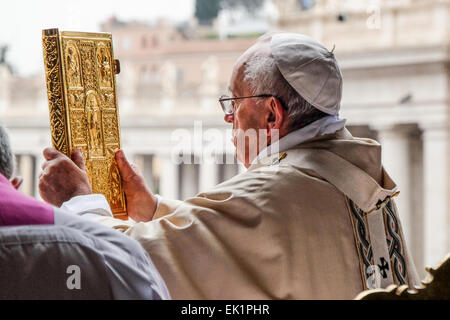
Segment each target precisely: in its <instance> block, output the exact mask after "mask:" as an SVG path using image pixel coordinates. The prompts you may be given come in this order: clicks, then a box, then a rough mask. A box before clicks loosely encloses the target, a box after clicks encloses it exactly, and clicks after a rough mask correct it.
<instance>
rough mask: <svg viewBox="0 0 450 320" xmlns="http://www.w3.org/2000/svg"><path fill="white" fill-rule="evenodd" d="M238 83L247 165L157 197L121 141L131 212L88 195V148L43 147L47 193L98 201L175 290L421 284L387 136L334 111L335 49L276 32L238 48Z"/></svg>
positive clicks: (234, 90) (228, 106) (51, 197)
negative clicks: (197, 188) (357, 131)
mask: <svg viewBox="0 0 450 320" xmlns="http://www.w3.org/2000/svg"><path fill="white" fill-rule="evenodd" d="M230 91H231V95H232V96H231V97H228V98H227V97H222V98H221V99H220V102H221V105H222V108H223V110H224V112H225V121H226V122H228V123H230V124H233V129H234V130H233V132H234V135H233V139H234V143H235V146H236V156H237V158H238V159H239V160H240V161H242V162H243V163H244V164H245V166H246V167H247V168H248V170H247V171H246V172H244V173H241V174H239V175H237V176H235V177H234V178H232V179H230V180H228V181H226V182H223V183H221V184H219V185H217V186H216V187H214V188H212V189H211V190H206V191H205V192H202V193H200V194H198V195H197V196H196V197H193V198H190V199H187V200H185V201H178V200H170V199H164V198H160V197H157V196H155V195H153V194H152V193H151V191H150V190H148V188H147V187H146V186H145V183H144V180H143V178H142V177H141V175H140V174H139V173H138V172H137V171H136V170H135V169H134V167H133V166H131V165H130V164H129V163H128V161H127V160H126V159H125V157H124V153H123V152H122V151H119V152H118V153H117V154H116V159H117V162H118V165H119V168H120V171H121V174H122V179H123V183H124V189H125V193H126V196H127V201H128V209H129V215H130V217H131V218H132V219H133V220H128V221H121V220H116V219H114V218H112V216H111V213H110V210H109V208H108V206H107V205H105V204H104V203H105V201H104V199H103V198H102V197H101V196H99V195H90V186H89V182H88V179H87V176H86V173H85V168H84V163H83V159H82V157H81V154H80V153H79V152H77V153H76V158H75V159H74V160H75V161H74V162H75V163H74V162H72V161H71V160H70V159H68V158H67V157H65V156H64V155H62V154H61V153H59V152H56V151H54V150H53V149H46V150H44V155H45V157H46V159H47V162H46V163H45V164H44V166H43V173H42V175H41V178H40V192H41V195H42V197H43V198H44V199H46V200H47V201H49V202H50V203H53V204H56V205H61V204H62V205H63V207H64V208H66V209H68V210H72V211H74V212H77V213H79V214H83V213H86V212H92V211H95V212H96V213H97V214H98V216H97V217H95V216H92V217H93V219H95V220H96V221H98V222H100V223H103V224H105V225H109V226H111V227H114V228H117V229H119V230H121V231H123V232H125V233H126V234H127V235H129V236H130V237H132V238H134V239H136V240H138V241H139V242H140V243H141V244H142V245H143V247H144V248H145V249H146V250H147V251H148V252H149V253H150V254H151V256H152V258H153V260H154V262H155V265H156V266H157V268H158V270H159V271H160V272H161V274H162V276H163V278H164V279H165V281H166V283H167V285H168V288H169V291H170V293H171V295H172V297H173V298H195V299H204V298H208V299H349V298H353V297H355V296H356V294H357V293H358V292H360V291H362V290H364V289H365V288H367V287H376V286H381V287H385V286H387V285H388V284H391V283H397V284H408V285H410V286H413V285H416V284H418V278H417V275H416V272H415V268H414V265H413V264H412V261H411V258H410V256H409V254H408V251H407V249H406V247H405V242H404V238H403V234H402V231H401V227H400V221H399V219H398V216H397V213H396V208H395V204H394V201H393V200H392V197H394V196H395V195H397V189H396V185H395V183H394V182H393V181H392V180H391V179H390V178H389V176H388V175H387V173H386V172H385V171H384V169H383V167H382V165H381V161H380V159H381V147H380V145H379V144H378V143H377V142H375V141H373V140H370V139H360V138H354V137H352V135H351V134H350V133H349V132H348V131H347V130H346V129H345V127H344V124H345V120H341V119H339V118H338V112H339V106H340V99H341V93H342V77H341V73H340V70H339V67H338V65H337V62H336V60H335V58H334V55H333V53H332V52H329V51H328V50H327V49H326V48H324V47H323V46H322V45H320V44H319V43H317V42H316V41H314V40H313V39H311V38H309V37H307V36H303V35H299V34H289V33H279V34H273V35H266V36H264V37H262V38H260V39H259V40H258V41H257V43H256V44H255V45H254V46H252V47H251V48H250V49H248V50H247V51H246V52H245V53H244V54H243V55H242V56H241V57H240V58H239V59H238V60H237V62H236V64H235V66H234V69H233V73H232V76H231V81H230ZM249 131H252V132H256V138H254V139H251V136H252V135H250V134H248V132H249ZM252 150H256V152H252ZM70 181H77V184H75V183H71V182H70Z"/></svg>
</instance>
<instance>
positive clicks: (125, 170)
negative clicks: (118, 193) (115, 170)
mask: <svg viewBox="0 0 450 320" xmlns="http://www.w3.org/2000/svg"><path fill="white" fill-rule="evenodd" d="M116 162H117V166H118V167H119V171H120V175H121V176H122V179H123V180H124V181H129V180H130V179H132V178H133V177H134V176H136V171H135V170H134V168H133V166H132V165H131V164H130V163H129V162H128V160H127V158H126V157H125V153H124V152H123V150H119V151H117V152H116Z"/></svg>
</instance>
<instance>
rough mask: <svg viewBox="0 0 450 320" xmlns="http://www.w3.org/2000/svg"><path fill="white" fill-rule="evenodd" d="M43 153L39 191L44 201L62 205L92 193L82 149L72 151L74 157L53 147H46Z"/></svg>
mask: <svg viewBox="0 0 450 320" xmlns="http://www.w3.org/2000/svg"><path fill="white" fill-rule="evenodd" d="M43 154H44V158H45V160H46V161H45V162H44V164H43V165H42V172H41V173H40V175H39V193H40V195H41V197H42V199H44V201H46V202H48V203H50V204H52V205H54V206H58V207H60V206H61V205H62V204H63V203H64V202H65V201H68V200H70V199H71V198H73V197H76V196H81V195H86V194H91V193H92V188H91V184H90V182H89V178H88V175H87V173H86V166H85V164H84V160H83V155H82V153H81V149H76V150H75V151H74V152H73V153H72V159H70V158H68V157H67V156H66V155H64V154H63V153H61V152H59V151H56V150H55V149H53V148H46V149H44V152H43Z"/></svg>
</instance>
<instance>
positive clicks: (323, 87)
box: [270, 33, 342, 115]
mask: <svg viewBox="0 0 450 320" xmlns="http://www.w3.org/2000/svg"><path fill="white" fill-rule="evenodd" d="M270 48H271V52H272V55H273V57H274V59H275V62H276V64H277V67H278V69H279V70H280V72H281V74H282V75H283V77H284V78H285V79H286V81H287V82H288V83H289V84H290V85H291V86H292V87H293V88H294V89H295V91H297V92H298V93H299V94H300V95H301V96H302V97H303V98H304V99H305V100H306V101H307V102H309V103H310V104H311V105H313V106H314V107H316V108H317V109H319V110H320V111H323V112H325V113H328V114H331V115H337V114H338V113H339V108H340V103H341V97H342V74H341V71H340V69H339V66H338V64H337V61H336V59H335V58H334V54H333V53H332V52H330V51H328V50H327V49H326V48H325V47H324V46H322V45H321V44H320V43H318V42H317V41H315V40H314V39H312V38H310V37H308V36H305V35H302V34H296V33H278V34H274V35H273V36H272V40H271V43H270Z"/></svg>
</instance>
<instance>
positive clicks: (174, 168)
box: [160, 154, 180, 199]
mask: <svg viewBox="0 0 450 320" xmlns="http://www.w3.org/2000/svg"><path fill="white" fill-rule="evenodd" d="M160 179H161V180H160V195H161V196H162V197H167V198H169V199H178V197H179V192H178V191H179V188H180V187H179V184H180V178H179V165H178V164H176V163H174V162H173V161H172V159H171V157H170V154H168V155H165V156H161V177H160Z"/></svg>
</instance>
